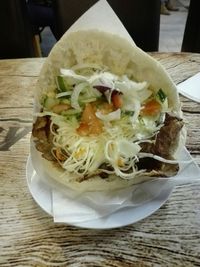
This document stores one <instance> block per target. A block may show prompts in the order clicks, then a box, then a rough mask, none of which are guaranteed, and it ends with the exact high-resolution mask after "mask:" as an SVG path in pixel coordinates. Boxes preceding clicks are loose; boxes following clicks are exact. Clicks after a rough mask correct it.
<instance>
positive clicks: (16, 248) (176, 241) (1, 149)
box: [0, 53, 200, 267]
mask: <svg viewBox="0 0 200 267" xmlns="http://www.w3.org/2000/svg"><path fill="white" fill-rule="evenodd" d="M151 55H152V56H153V57H154V58H156V59H157V60H158V61H160V62H161V63H162V64H163V65H164V66H165V67H166V69H167V71H168V72H169V74H170V75H171V77H172V79H173V80H174V82H175V83H179V82H181V81H183V80H185V79H187V78H189V77H190V76H192V75H194V74H196V73H197V72H199V71H200V54H179V53H153V54H151ZM43 62H44V59H18V60H1V61H0V266H5V267H7V266H13V267H15V266H35V267H36V266H37V267H39V266H73V267H77V266H91V267H95V266H101V267H102V266H112V267H132V266H133V267H134V266H137V267H140V266H141V267H146V266H156V267H157V266H187V267H189V266H200V183H195V184H189V185H183V186H178V187H176V188H175V189H174V191H173V193H172V194H171V196H170V198H169V199H168V201H167V202H166V203H165V204H164V205H163V206H162V207H161V208H160V209H159V210H158V211H156V212H155V213H154V214H153V215H151V216H149V217H148V218H146V219H143V220H142V221H140V222H138V223H135V224H132V225H130V226H127V227H122V228H119V229H114V230H88V229H78V228H76V227H72V226H68V225H64V224H55V223H53V220H52V218H51V216H49V215H47V214H46V213H45V212H44V211H43V210H41V209H40V207H38V205H37V204H36V203H35V202H34V200H33V199H32V196H31V194H30V193H29V190H28V187H27V183H26V173H25V167H26V161H27V157H28V155H29V138H30V130H31V124H32V112H33V94H34V86H35V83H36V80H37V77H38V75H39V72H40V69H41V66H42V64H43ZM181 100H182V104H183V106H182V109H183V111H184V116H185V121H186V126H187V129H188V138H187V143H186V145H187V148H188V150H189V151H190V152H191V154H192V155H193V156H194V158H195V159H196V160H197V162H198V164H200V138H199V136H200V116H199V114H200V105H199V104H198V103H195V102H193V101H190V100H188V99H186V98H184V97H181Z"/></svg>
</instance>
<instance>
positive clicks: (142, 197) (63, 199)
mask: <svg viewBox="0 0 200 267" xmlns="http://www.w3.org/2000/svg"><path fill="white" fill-rule="evenodd" d="M31 158H32V162H33V166H34V169H35V170H36V171H37V173H39V174H40V177H41V179H42V180H43V181H44V182H46V183H48V185H50V186H51V187H52V213H53V216H54V221H55V222H63V223H64V222H67V223H70V224H73V223H80V222H84V221H90V220H95V219H98V218H101V217H104V216H107V215H109V214H111V213H113V212H115V211H117V210H119V209H122V208H126V207H137V206H140V205H143V204H144V203H146V202H148V201H151V200H152V199H154V198H156V197H157V196H158V195H160V193H161V192H162V191H163V190H166V189H168V188H169V189H173V188H174V187H175V186H177V185H181V184H187V183H193V182H199V181H200V169H199V167H198V166H197V164H196V163H195V162H194V161H193V160H192V157H191V156H190V154H189V152H188V151H187V150H186V148H184V149H183V150H182V151H180V152H179V154H178V159H179V160H180V161H188V162H190V163H182V164H180V171H179V173H178V174H177V175H176V176H174V177H171V178H157V179H155V180H151V181H148V182H144V183H141V184H137V185H133V186H131V187H129V188H125V189H121V190H117V191H113V192H85V193H77V192H75V191H73V190H71V189H67V188H66V187H65V188H64V189H63V187H62V185H60V184H58V183H57V182H55V181H53V180H52V179H51V178H50V177H49V176H48V175H47V174H46V173H45V172H44V169H43V167H42V165H41V164H40V162H38V160H37V153H36V150H35V148H34V146H32V147H31Z"/></svg>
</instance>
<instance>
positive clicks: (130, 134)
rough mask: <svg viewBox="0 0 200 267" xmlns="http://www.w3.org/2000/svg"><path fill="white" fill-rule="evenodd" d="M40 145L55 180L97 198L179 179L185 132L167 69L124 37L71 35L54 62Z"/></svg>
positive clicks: (44, 84)
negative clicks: (157, 180)
mask: <svg viewBox="0 0 200 267" xmlns="http://www.w3.org/2000/svg"><path fill="white" fill-rule="evenodd" d="M32 137H33V141H34V142H33V144H34V147H35V148H36V150H37V152H36V153H37V154H38V157H39V158H40V160H41V161H42V164H43V167H44V169H45V171H46V172H47V173H48V174H49V175H50V176H51V177H52V178H53V179H55V180H56V181H58V182H60V183H62V184H64V185H66V186H68V187H70V188H73V189H75V190H80V191H87V190H88V191H90V190H114V189H119V188H123V187H126V186H130V185H131V184H135V183H138V182H141V181H145V180H147V179H152V178H153V177H169V176H173V175H175V174H176V173H177V172H178V169H179V164H178V159H176V151H177V149H179V148H180V147H181V146H182V144H183V142H184V138H185V131H184V125H183V120H182V118H181V109H180V101H179V98H178V93H177V90H176V87H175V85H174V84H173V82H172V81H171V79H170V77H169V76H168V74H167V73H166V71H165V70H164V69H163V67H162V66H161V65H160V64H159V63H158V62H157V61H155V60H154V59H153V58H151V57H150V56H149V55H147V54H146V53H144V52H143V51H142V50H140V49H139V48H138V47H136V46H135V45H134V44H130V43H129V42H128V41H126V40H124V39H122V38H121V37H119V36H116V35H112V34H109V33H106V32H101V31H94V30H89V31H79V32H74V33H66V34H65V35H64V36H63V38H62V39H61V40H60V41H59V42H58V43H57V45H56V46H55V48H54V49H53V50H52V52H51V54H50V56H49V57H48V58H47V60H46V62H45V64H44V66H43V69H42V71H41V74H40V77H39V80H38V84H37V95H36V118H35V121H34V124H33V130H32Z"/></svg>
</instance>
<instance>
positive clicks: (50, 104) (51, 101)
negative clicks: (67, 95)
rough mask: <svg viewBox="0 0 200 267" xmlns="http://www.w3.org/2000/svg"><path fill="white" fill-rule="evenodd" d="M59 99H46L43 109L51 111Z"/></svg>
mask: <svg viewBox="0 0 200 267" xmlns="http://www.w3.org/2000/svg"><path fill="white" fill-rule="evenodd" d="M59 102H60V101H59V99H55V98H52V97H47V98H46V99H45V101H44V107H45V108H47V109H51V108H52V107H53V106H55V105H57V104H59Z"/></svg>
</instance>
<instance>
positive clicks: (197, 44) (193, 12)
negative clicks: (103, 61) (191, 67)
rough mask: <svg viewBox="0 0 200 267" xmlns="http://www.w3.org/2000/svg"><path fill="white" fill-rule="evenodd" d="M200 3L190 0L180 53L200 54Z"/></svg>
mask: <svg viewBox="0 0 200 267" xmlns="http://www.w3.org/2000/svg"><path fill="white" fill-rule="evenodd" d="M199 12H200V1H199V0H190V6H189V11H188V17H187V21H186V25H185V31H184V36H183V42H182V48H181V51H182V52H194V53H200V17H199Z"/></svg>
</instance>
